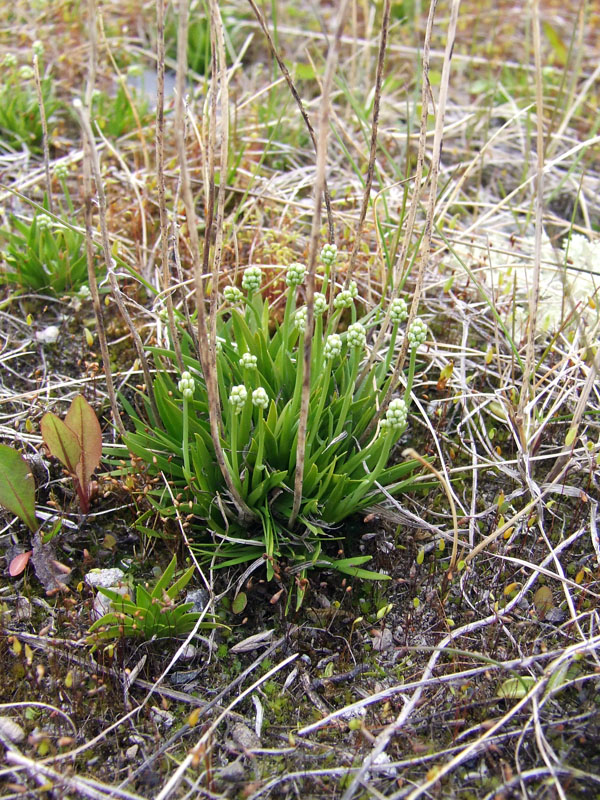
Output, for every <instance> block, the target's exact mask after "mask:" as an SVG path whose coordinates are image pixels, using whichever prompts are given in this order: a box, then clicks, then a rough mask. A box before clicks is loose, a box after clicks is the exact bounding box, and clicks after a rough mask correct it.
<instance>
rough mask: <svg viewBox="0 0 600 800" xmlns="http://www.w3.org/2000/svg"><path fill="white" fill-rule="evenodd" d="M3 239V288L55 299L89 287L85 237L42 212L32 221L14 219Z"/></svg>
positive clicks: (0, 233)
mask: <svg viewBox="0 0 600 800" xmlns="http://www.w3.org/2000/svg"><path fill="white" fill-rule="evenodd" d="M69 201H70V198H67V202H69ZM0 237H1V240H2V241H3V244H4V247H3V250H4V261H5V267H4V270H3V272H0V284H3V283H7V284H16V285H18V286H19V287H20V288H22V289H25V290H30V291H34V292H41V291H44V292H50V293H52V294H56V295H61V294H64V293H65V292H76V291H78V290H79V289H81V287H82V286H84V285H87V280H88V273H87V260H86V252H85V236H84V234H83V233H80V232H79V231H78V230H75V229H74V228H72V227H70V226H69V225H66V224H63V223H61V222H60V221H57V219H56V218H54V217H51V216H50V215H49V214H46V213H42V212H36V214H35V215H34V217H33V218H32V219H31V220H26V219H19V218H17V217H16V216H14V215H11V217H10V227H9V228H8V229H4V230H1V231H0Z"/></svg>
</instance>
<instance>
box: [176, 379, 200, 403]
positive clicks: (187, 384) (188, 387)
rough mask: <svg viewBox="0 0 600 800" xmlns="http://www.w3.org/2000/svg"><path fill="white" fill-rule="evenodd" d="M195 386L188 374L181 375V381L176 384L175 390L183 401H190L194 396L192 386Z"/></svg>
mask: <svg viewBox="0 0 600 800" xmlns="http://www.w3.org/2000/svg"><path fill="white" fill-rule="evenodd" d="M195 385H196V383H195V381H194V379H193V378H192V376H191V375H190V373H189V372H182V373H181V380H180V381H179V383H178V384H177V388H178V389H179V391H180V392H181V394H182V395H183V397H184V399H185V400H191V399H192V397H193V396H194V386H195Z"/></svg>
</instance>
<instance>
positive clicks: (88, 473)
mask: <svg viewBox="0 0 600 800" xmlns="http://www.w3.org/2000/svg"><path fill="white" fill-rule="evenodd" d="M41 429H42V437H43V439H44V443H45V444H46V447H47V448H48V450H49V451H50V453H51V455H53V456H54V457H55V458H58V460H59V461H60V462H61V464H62V465H63V466H64V467H65V469H66V470H67V472H68V473H69V475H70V476H71V478H72V479H73V484H74V486H75V491H76V492H77V497H78V499H79V505H80V506H81V511H82V512H83V513H84V514H87V512H88V511H89V509H90V498H91V490H90V480H91V477H92V474H93V472H94V470H95V469H96V467H97V466H98V464H99V463H100V458H101V457H102V431H101V429H100V424H99V422H98V418H97V417H96V414H95V412H94V409H93V408H92V407H91V405H90V404H89V403H88V402H87V400H86V399H85V397H83V395H77V397H76V398H75V399H74V400H73V402H72V403H71V406H70V408H69V410H68V412H67V415H66V417H65V419H64V422H63V420H61V419H60V418H59V417H57V416H56V414H53V413H52V412H48V413H47V414H44V416H43V417H42V423H41Z"/></svg>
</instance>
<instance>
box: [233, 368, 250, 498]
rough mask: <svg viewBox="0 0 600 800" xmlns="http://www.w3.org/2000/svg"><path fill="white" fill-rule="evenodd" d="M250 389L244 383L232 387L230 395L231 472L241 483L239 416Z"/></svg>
mask: <svg viewBox="0 0 600 800" xmlns="http://www.w3.org/2000/svg"><path fill="white" fill-rule="evenodd" d="M247 397H248V390H247V389H246V387H245V386H244V385H243V384H239V385H238V386H232V387H231V393H230V395H229V437H230V444H231V473H232V476H233V479H234V481H235V482H236V483H237V484H239V478H240V470H239V462H238V445H237V438H238V436H237V435H238V422H237V419H236V418H237V416H238V415H239V414H240V412H241V411H242V410H243V409H244V407H245V405H246V399H247Z"/></svg>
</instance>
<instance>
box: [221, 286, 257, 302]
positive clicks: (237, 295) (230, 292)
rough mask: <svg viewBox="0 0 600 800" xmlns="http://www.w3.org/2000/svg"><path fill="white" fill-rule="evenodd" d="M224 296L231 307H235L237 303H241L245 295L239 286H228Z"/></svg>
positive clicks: (224, 290)
mask: <svg viewBox="0 0 600 800" xmlns="http://www.w3.org/2000/svg"><path fill="white" fill-rule="evenodd" d="M259 286H260V283H259ZM223 296H224V297H225V300H226V301H227V302H228V303H229V304H230V305H232V306H235V305H237V303H239V302H241V300H242V298H243V296H244V295H243V294H242V292H241V290H240V289H238V287H237V286H226V287H225V288H224V289H223Z"/></svg>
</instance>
